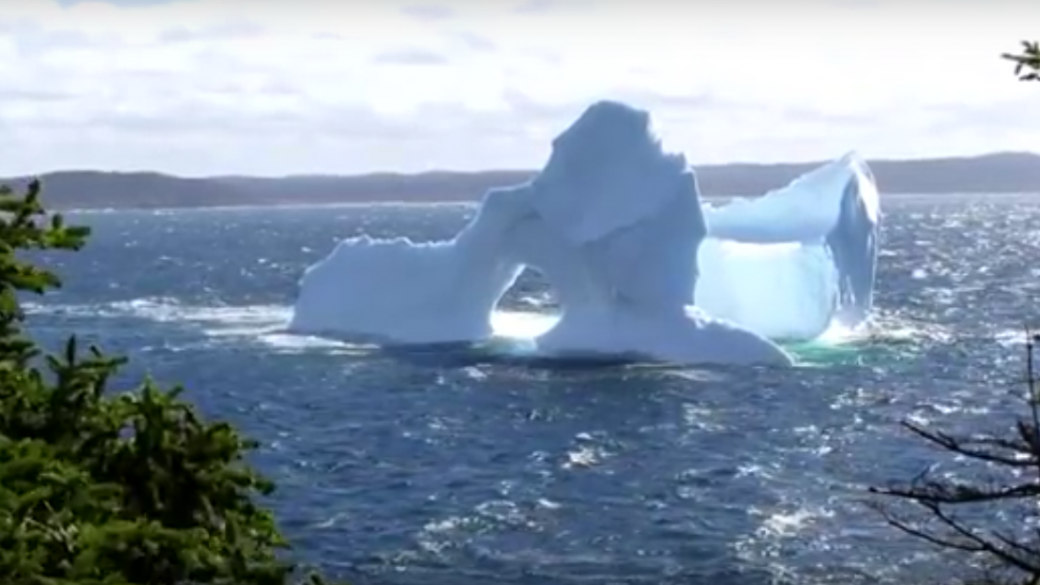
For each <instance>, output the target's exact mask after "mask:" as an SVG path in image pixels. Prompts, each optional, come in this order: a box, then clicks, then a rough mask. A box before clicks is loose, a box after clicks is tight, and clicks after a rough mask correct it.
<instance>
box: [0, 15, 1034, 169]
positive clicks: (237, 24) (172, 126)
mask: <svg viewBox="0 0 1040 585" xmlns="http://www.w3.org/2000/svg"><path fill="white" fill-rule="evenodd" d="M1037 37H1040V1H1037V0H989V1H988V2H980V1H978V0H974V1H972V0H912V1H909V2H905V1H904V2H901V1H898V0H793V1H791V2H776V1H773V2H767V1H766V0H726V1H711V2H709V1H708V0H688V1H687V2H686V3H682V2H678V1H676V0H638V1H635V0H482V1H477V0H378V1H377V0H339V1H336V0H248V1H247V0H180V1H165V2H155V1H154V0H153V1H151V2H144V1H134V0H121V1H115V0H107V1H104V2H102V1H91V2H82V1H70V0H62V1H57V0H0V137H2V142H0V175H10V174H21V173H27V172H42V171H47V170H54V169H69V168H93V169H105V170H142V169H148V170H159V171H164V172H170V173H175V174H180V175H189V176H195V175H207V174H225V173H248V174H258V175H281V174H292V173H356V172H367V171H375V170H395V171H418V170H424V169H430V168H452V169H461V170H467V169H480V168H533V167H536V166H539V165H540V164H541V163H542V162H543V161H544V159H545V157H546V156H547V153H548V147H549V145H548V142H549V140H550V139H551V138H552V136H553V135H554V134H556V133H557V132H558V131H560V130H561V129H562V128H563V127H564V126H566V124H567V123H568V122H569V121H570V120H572V119H573V118H574V116H576V115H577V114H578V113H579V112H580V111H581V110H582V108H583V107H585V106H586V105H587V104H589V103H590V102H591V101H593V100H596V99H601V98H614V99H623V100H626V101H629V102H630V103H632V104H634V105H638V106H641V107H645V108H648V109H650V110H651V111H652V112H653V114H654V116H655V118H656V120H657V123H658V127H659V129H660V133H661V134H662V135H663V136H664V138H665V139H666V141H667V143H668V144H669V146H671V147H672V148H674V149H678V150H682V151H684V152H686V153H687V155H688V157H689V158H690V160H691V161H692V162H694V163H715V162H728V161H781V160H819V159H824V158H830V157H834V156H838V155H840V154H842V153H843V152H845V151H847V150H851V149H856V150H859V151H861V152H862V153H864V154H865V155H867V156H868V157H872V158H908V157H919V156H938V155H957V154H975V153H983V152H988V151H995V150H1034V151H1040V84H1027V83H1020V82H1017V81H1016V80H1015V79H1014V77H1013V76H1012V74H1011V66H1010V64H1009V63H1008V62H1006V61H1003V60H1001V59H1000V58H999V55H1000V54H1001V53H1002V52H1005V51H1009V50H1015V49H1017V48H1018V43H1019V41H1020V40H1021V39H1026V38H1037Z"/></svg>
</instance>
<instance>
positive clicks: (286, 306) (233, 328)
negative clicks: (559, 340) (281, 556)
mask: <svg viewBox="0 0 1040 585" xmlns="http://www.w3.org/2000/svg"><path fill="white" fill-rule="evenodd" d="M883 205H884V211H885V213H886V217H885V220H884V221H885V223H884V230H883V236H882V249H883V252H882V257H881V259H880V275H879V281H878V287H879V290H878V299H877V304H878V311H877V315H876V316H875V319H874V322H873V323H872V324H871V326H870V328H869V331H868V332H867V333H866V334H862V335H858V336H853V337H851V338H847V339H838V340H832V341H828V342H826V343H816V344H808V345H803V346H800V347H796V348H793V349H794V350H795V351H796V352H797V353H798V355H799V356H800V358H801V360H802V362H803V363H802V365H801V366H800V367H798V368H797V369H795V370H793V371H782V370H781V371H778V370H768V369H727V368H708V369H693V368H688V369H670V368H660V367H646V366H643V367H640V366H618V365H613V366H591V365H588V364H557V365H551V364H545V363H539V364H525V363H522V362H517V361H510V360H497V359H492V358H491V357H490V356H489V355H487V354H481V353H477V352H471V351H463V350H457V349H456V350H452V351H450V352H449V351H446V350H437V349H428V350H416V351H412V352H394V353H389V352H385V351H381V350H380V349H379V348H374V347H367V346H352V345H347V344H342V343H337V342H331V341H324V340H320V339H314V338H303V337H294V336H291V335H286V334H284V333H283V332H281V327H282V326H283V325H284V323H285V321H286V319H287V317H288V315H289V312H290V310H291V309H290V308H291V303H292V301H293V298H294V294H295V288H296V280H297V278H298V277H299V275H300V273H301V272H302V270H303V269H304V268H305V267H306V266H307V265H309V264H310V263H312V262H314V261H315V260H318V259H320V258H321V257H322V256H323V255H325V254H326V253H327V252H328V251H329V250H330V249H331V247H332V246H333V245H334V244H335V243H336V241H337V240H338V239H340V238H342V237H346V236H352V235H359V234H362V233H367V234H370V235H373V236H397V235H406V236H409V237H411V238H413V239H420V240H422V239H433V238H443V237H448V236H450V235H451V234H452V233H453V232H454V231H455V230H456V229H457V228H458V227H459V226H461V225H462V223H463V222H464V221H465V220H466V219H467V218H468V217H469V216H470V214H472V213H473V208H472V207H469V206H462V205H443V206H368V207H361V206H343V207H334V208H328V207H326V208H304V207H301V208H282V209H277V210H271V209H246V210H242V209H239V210H226V209H214V210H191V211H118V212H81V213H73V214H69V218H70V219H72V220H74V221H77V222H80V223H86V224H88V225H91V226H92V227H93V228H94V230H95V234H94V236H93V238H92V240H91V243H90V244H89V246H88V247H87V248H86V249H85V250H84V251H83V252H81V253H79V254H58V255H54V256H48V257H47V261H48V263H49V264H50V265H52V266H54V267H56V268H57V269H58V270H60V272H61V273H62V274H63V275H64V276H65V279H66V286H65V287H64V288H63V289H62V290H60V291H58V292H56V293H54V294H51V295H48V296H47V297H44V298H34V299H32V303H31V304H30V307H29V308H30V319H31V321H30V323H31V327H32V329H33V331H34V332H35V333H36V335H37V336H38V338H40V339H42V340H43V341H44V342H45V343H47V344H52V346H53V347H56V346H57V344H58V343H60V341H61V339H63V338H64V336H65V335H66V334H68V333H69V332H73V331H75V332H77V333H78V334H79V335H80V336H81V337H83V338H85V339H88V340H91V341H99V342H100V343H101V344H102V346H103V348H104V349H107V350H110V351H114V352H119V353H126V354H129V355H130V356H131V359H132V362H131V366H130V368H129V369H128V370H127V372H126V376H125V377H124V380H126V381H132V380H133V379H136V378H139V377H140V375H141V374H142V373H144V372H145V371H148V372H151V373H152V374H153V375H154V376H155V377H156V378H157V379H158V380H160V381H162V382H168V383H174V382H178V383H183V384H184V385H185V386H187V388H188V392H187V396H188V397H189V398H190V399H192V400H194V401H195V402H197V403H198V404H199V405H200V407H201V408H202V409H203V410H204V411H205V412H206V413H207V414H208V415H210V416H212V417H220V418H224V419H230V420H232V421H233V422H235V423H237V424H238V425H240V426H241V427H242V428H243V429H244V430H245V432H246V433H247V434H249V435H251V436H252V437H254V438H256V439H258V440H260V441H261V442H262V447H261V449H260V450H259V451H258V452H257V453H255V454H254V460H255V462H256V464H257V465H258V466H260V467H261V468H262V469H263V470H264V471H265V472H266V473H267V474H268V475H269V476H271V477H272V478H273V479H275V480H276V481H277V482H278V484H279V491H278V492H276V494H275V495H274V497H273V498H272V505H273V506H274V507H275V508H276V509H277V513H278V517H279V519H280V523H281V525H282V527H283V529H284V531H285V532H286V533H287V534H288V535H289V536H290V537H291V538H292V540H293V542H294V544H295V550H294V554H295V555H296V557H297V558H299V559H300V560H301V561H304V562H308V563H314V564H317V565H319V566H321V567H322V568H324V569H325V570H326V572H328V573H329V574H332V575H336V576H341V577H345V578H348V579H350V580H351V582H353V583H357V584H364V583H380V584H383V583H387V584H389V583H394V584H398V583H399V584H412V583H415V584H420V583H421V584H423V585H467V584H471V583H472V584H494V583H524V584H543V583H546V584H561V585H567V584H578V583H581V584H596V585H599V584H607V583H617V584H628V583H654V584H663V583H710V584H714V585H727V584H738V583H740V584H743V583H752V584H757V583H775V582H784V583H845V584H848V583H859V582H862V583H867V582H871V583H873V582H882V583H885V582H892V583H906V582H911V581H914V582H918V580H921V579H933V578H934V579H939V578H941V577H942V576H943V575H947V574H951V573H952V574H957V573H958V572H959V569H958V568H957V565H956V563H951V562H949V559H944V558H943V557H942V556H941V555H937V554H936V553H935V551H934V550H933V549H931V548H929V547H927V546H924V545H922V544H920V543H917V542H916V541H914V540H912V539H910V538H908V537H903V536H901V535H900V534H899V533H897V532H895V531H894V530H892V529H891V528H889V527H888V526H886V525H885V524H884V522H883V521H882V520H881V518H880V516H879V515H878V513H877V512H876V511H875V510H873V509H872V508H871V507H870V505H869V504H870V503H871V501H872V499H871V498H870V497H869V495H868V494H867V493H866V488H867V487H868V486H870V485H883V484H885V483H887V482H889V481H891V480H899V479H909V478H910V477H912V476H914V475H916V474H917V473H919V472H920V471H921V470H923V469H924V468H925V467H927V466H928V465H929V464H931V463H934V462H936V461H949V458H948V457H946V456H944V455H943V454H941V453H939V452H937V451H936V450H934V449H932V448H930V447H928V446H926V445H924V444H923V443H922V442H921V441H919V440H918V439H915V438H914V437H912V436H910V435H909V434H908V433H907V432H905V431H904V430H902V429H901V428H900V427H899V422H900V421H901V420H905V419H913V420H917V421H930V422H932V423H934V424H937V425H942V426H943V427H944V428H947V429H951V430H970V429H1002V428H1005V427H1007V426H1008V424H1009V423H1010V422H1011V419H1010V418H1009V417H1011V416H1012V415H1013V414H1015V413H1017V412H1020V411H1021V403H1020V401H1019V398H1018V396H1019V395H1021V393H1022V392H1021V390H1022V388H1021V384H1020V382H1019V381H1020V380H1021V377H1022V368H1023V363H1024V360H1023V351H1024V350H1023V346H1022V343H1021V337H1022V336H1021V334H1020V331H1021V328H1022V326H1023V325H1025V324H1027V323H1030V322H1031V320H1033V319H1035V318H1036V317H1037V314H1036V313H1037V309H1036V306H1035V303H1034V300H1035V298H1036V294H1037V292H1040V267H1038V266H1037V265H1036V264H1035V262H1034V260H1035V259H1036V258H1038V257H1040V229H1038V228H1037V225H1038V221H1040V198H1038V197H1027V196H1015V197H1012V196H1000V197H996V196H992V197H966V196H953V195H951V196H933V197H901V196H895V197H889V198H887V199H885V201H884V204H883ZM505 308H507V309H509V310H513V311H520V312H544V311H547V310H550V309H551V297H550V295H549V293H548V291H547V290H546V288H545V286H544V283H542V282H541V281H540V280H539V279H538V278H537V277H536V276H530V275H528V276H525V277H524V278H523V280H522V282H521V283H520V284H519V285H518V286H517V287H516V288H515V289H514V290H513V291H511V292H510V294H509V297H508V299H507V300H506V302H505ZM516 319H517V318H516V317H514V318H513V320H514V321H516ZM521 324H522V320H521Z"/></svg>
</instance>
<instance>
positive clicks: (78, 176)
mask: <svg viewBox="0 0 1040 585" xmlns="http://www.w3.org/2000/svg"><path fill="white" fill-rule="evenodd" d="M820 164H823V162H813V163H731V164H720V165H695V166H694V169H695V170H696V172H697V176H698V181H699V183H700V187H701V191H702V193H703V194H704V195H705V196H706V197H718V196H758V195H761V194H763V193H765V192H767V191H769V190H771V189H776V188H778V187H782V186H784V185H786V184H787V183H788V182H790V181H791V180H792V179H794V178H795V177H797V176H798V175H800V174H802V173H804V172H806V171H808V170H810V169H812V168H814V167H816V166H818V165H820ZM868 164H869V165H870V167H871V169H872V170H873V172H874V175H875V177H876V179H877V182H878V187H879V189H880V190H881V192H882V195H884V194H886V193H891V194H915V195H916V194H920V195H930V194H933V195H941V194H952V193H978V194H998V193H1037V194H1040V154H1034V153H1021V152H1016V153H1012V152H1005V153H993V154H986V155H981V156H972V157H949V158H932V159H916V160H868ZM534 173H535V171H523V170H516V171H508V170H491V171H474V172H455V171H429V172H423V173H415V174H403V173H370V174H363V175H296V176H286V177H278V178H267V177H247V176H215V177H206V178H185V177H177V176H172V175H166V174H162V173H156V172H105V171H78V170H77V171H57V172H50V173H44V174H42V175H39V178H40V179H41V180H42V181H43V185H44V198H45V199H46V201H47V204H48V205H49V206H51V207H53V208H56V209H99V208H105V209H108V208H115V209H120V208H123V209H133V208H137V209H155V208H188V207H216V206H221V207H225V206H232V207H233V206H276V205H320V204H343V203H378V202H406V203H438V202H471V201H478V200H479V199H480V198H481V197H482V196H483V194H484V193H485V192H486V191H487V190H488V189H490V188H493V187H499V186H507V185H513V184H517V183H522V182H524V181H527V180H528V179H530V178H531V177H532V176H534ZM28 180H29V178H28V177H12V178H9V179H0V182H3V183H5V184H9V185H11V186H13V187H15V188H16V189H17V188H22V187H24V185H25V184H26V183H27V182H28Z"/></svg>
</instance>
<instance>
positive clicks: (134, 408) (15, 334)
mask: <svg viewBox="0 0 1040 585" xmlns="http://www.w3.org/2000/svg"><path fill="white" fill-rule="evenodd" d="M88 235H89V232H88V230H87V229H86V228H83V227H69V226H66V225H65V224H64V222H63V221H62V217H61V216H60V215H50V214H48V213H47V212H46V211H45V209H44V207H43V206H42V205H41V202H40V184H39V183H38V182H34V183H32V184H31V185H30V186H29V189H28V192H27V193H26V194H24V196H23V195H19V194H16V193H14V192H12V190H11V189H9V188H7V187H0V582H2V583H4V584H5V585H30V584H31V585H73V584H75V585H88V584H96V585H102V584H104V585H159V584H162V585H166V584H169V585H179V584H189V583H190V584H199V585H201V584H226V585H284V584H285V583H286V582H287V581H288V580H289V579H291V578H293V577H294V576H295V573H296V571H295V568H294V567H293V566H292V565H291V564H289V563H287V562H284V561H283V560H281V559H279V558H278V557H279V554H278V553H280V552H281V551H282V550H283V549H286V548H287V546H288V545H287V543H286V542H285V540H284V539H283V537H282V536H281V534H280V533H279V531H278V529H277V527H276V525H275V521H274V518H273V517H272V515H271V513H270V512H269V511H267V510H265V509H264V508H262V507H261V506H259V505H258V504H257V502H256V497H257V496H260V495H263V494H269V493H270V492H271V491H272V489H273V485H272V484H271V483H270V482H268V481H267V480H265V479H264V478H263V477H261V476H260V475H259V474H258V473H257V472H256V471H254V470H253V469H252V468H251V467H249V466H248V465H247V464H246V463H245V462H244V460H243V456H244V454H245V453H246V452H247V451H248V450H250V449H252V448H254V447H255V444H254V443H253V442H251V441H248V440H246V439H244V438H243V437H241V436H240V435H239V434H238V433H237V432H236V430H235V429H234V428H233V427H231V426H230V425H228V424H226V423H210V422H206V421H204V420H203V419H202V418H201V416H200V415H199V414H198V413H197V412H196V410H195V409H194V408H193V407H192V406H191V405H190V404H189V403H187V402H185V401H182V400H181V399H179V398H178V395H179V394H180V392H181V389H180V388H174V389H172V390H164V389H162V388H160V387H159V386H157V385H156V384H155V383H154V382H152V381H151V380H145V381H144V382H143V383H142V384H141V385H140V386H139V387H137V388H132V389H128V390H127V391H123V392H114V391H111V390H110V389H109V380H110V379H111V378H112V377H113V375H114V374H116V373H117V371H118V370H119V368H120V366H122V365H123V364H124V363H125V359H124V358H112V357H108V356H106V355H104V354H103V353H102V352H101V351H100V350H98V349H97V348H94V347H91V348H90V349H89V350H88V351H87V352H81V351H80V349H79V348H78V347H77V343H76V338H75V337H72V338H70V339H69V340H68V343H67V345H66V347H65V349H64V351H63V352H62V353H61V355H44V354H43V353H42V351H41V350H40V349H39V348H38V347H37V345H36V343H34V342H33V341H32V340H31V339H30V338H28V337H27V336H26V335H25V332H24V328H23V323H24V313H23V311H22V309H21V307H20V305H19V300H18V297H17V295H18V294H25V293H43V292H45V291H46V290H48V289H50V288H54V287H57V286H60V281H59V279H58V277H57V276H56V275H55V274H53V273H52V272H49V271H47V270H45V269H43V268H41V267H39V266H35V265H33V264H31V263H29V262H26V261H24V260H23V259H21V256H22V253H23V252H25V251H28V250H78V249H80V248H81V247H82V246H83V245H84V243H85V240H86V238H87V236H88ZM311 579H312V580H311V582H312V583H319V582H320V580H319V579H318V578H317V577H312V578H311Z"/></svg>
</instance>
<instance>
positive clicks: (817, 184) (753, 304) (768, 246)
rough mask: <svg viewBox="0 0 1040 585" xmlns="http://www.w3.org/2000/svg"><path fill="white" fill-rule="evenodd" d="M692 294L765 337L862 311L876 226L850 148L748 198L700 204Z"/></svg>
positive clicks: (864, 174)
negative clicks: (699, 270) (703, 233)
mask: <svg viewBox="0 0 1040 585" xmlns="http://www.w3.org/2000/svg"><path fill="white" fill-rule="evenodd" d="M705 215H706V218H707V224H708V238H707V239H706V240H705V242H704V244H703V245H702V246H701V249H700V251H699V253H700V260H701V262H702V264H705V265H707V267H708V268H707V270H706V271H705V278H702V279H701V281H699V282H698V289H697V295H698V304H699V305H700V306H701V307H702V308H704V309H705V310H706V311H708V312H709V313H711V314H712V315H715V316H718V317H722V318H726V319H730V320H732V321H734V322H737V323H740V324H742V325H744V326H746V327H749V328H751V329H753V330H754V331H756V332H758V333H761V334H763V335H765V336H767V337H769V338H771V339H791V340H809V339H814V338H816V337H818V336H820V335H821V334H822V333H824V332H825V331H826V330H827V329H828V328H829V327H831V326H832V325H833V324H840V325H842V326H844V327H849V328H851V327H855V326H858V325H860V324H861V323H863V322H864V321H865V320H866V318H867V317H868V316H869V313H870V311H871V309H872V308H873V302H874V282H875V274H876V267H877V256H878V236H879V230H880V200H879V195H878V190H877V185H876V183H875V179H874V175H873V173H872V172H871V170H870V168H869V167H868V166H867V163H866V161H864V160H863V159H862V158H861V157H860V156H859V155H858V154H856V153H855V152H850V153H848V154H846V155H845V156H843V157H841V158H839V159H837V160H835V161H832V162H830V163H827V164H825V165H822V166H820V167H818V168H816V169H813V170H812V171H810V172H808V173H805V174H803V175H801V176H800V177H797V178H796V179H795V180H794V181H792V182H791V183H790V184H788V185H787V186H785V187H782V188H780V189H776V190H773V191H770V192H768V193H766V194H765V195H763V196H761V197H758V198H756V199H737V200H734V201H733V202H731V203H729V204H728V205H725V206H723V207H717V208H712V207H711V206H705Z"/></svg>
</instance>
